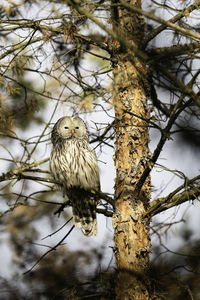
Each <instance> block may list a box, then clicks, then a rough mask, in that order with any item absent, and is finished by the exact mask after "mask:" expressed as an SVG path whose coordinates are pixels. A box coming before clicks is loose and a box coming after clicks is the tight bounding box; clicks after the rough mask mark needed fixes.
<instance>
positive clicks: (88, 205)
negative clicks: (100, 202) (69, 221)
mask: <svg viewBox="0 0 200 300" xmlns="http://www.w3.org/2000/svg"><path fill="white" fill-rule="evenodd" d="M71 200H72V212H73V219H74V224H75V226H76V227H79V228H81V230H82V232H83V234H84V235H86V236H92V235H97V220H96V206H97V201H96V199H95V197H92V196H91V195H90V194H89V193H88V192H87V191H85V190H79V191H77V189H76V193H73V196H72V197H71Z"/></svg>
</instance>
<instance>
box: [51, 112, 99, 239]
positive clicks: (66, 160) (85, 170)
mask: <svg viewBox="0 0 200 300" xmlns="http://www.w3.org/2000/svg"><path fill="white" fill-rule="evenodd" d="M51 140H52V143H53V149H52V152H51V157H50V170H51V173H52V175H53V177H54V178H55V180H57V181H59V182H60V183H61V185H62V189H63V192H64V195H67V196H68V198H69V199H70V201H71V203H72V212H73V218H74V223H75V225H76V226H77V227H81V229H82V231H83V233H84V234H85V235H87V236H91V235H96V233H97V224H96V205H97V202H96V199H95V197H92V196H91V195H90V194H89V193H88V191H91V190H99V189H100V181H99V168H98V162H97V157H96V154H95V151H94V150H93V149H92V147H91V146H90V144H89V138H88V131H87V127H86V125H85V123H84V122H83V120H82V119H80V118H79V117H63V118H61V119H59V120H58V121H57V123H56V124H55V125H54V128H53V131H52V136H51Z"/></svg>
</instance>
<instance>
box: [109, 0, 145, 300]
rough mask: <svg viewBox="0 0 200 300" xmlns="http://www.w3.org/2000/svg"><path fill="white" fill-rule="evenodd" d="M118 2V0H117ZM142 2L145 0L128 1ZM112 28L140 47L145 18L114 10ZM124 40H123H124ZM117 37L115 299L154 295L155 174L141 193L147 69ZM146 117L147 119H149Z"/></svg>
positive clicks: (115, 46)
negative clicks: (151, 209)
mask: <svg viewBox="0 0 200 300" xmlns="http://www.w3.org/2000/svg"><path fill="white" fill-rule="evenodd" d="M113 3H115V4H116V3H117V1H113ZM126 3H128V4H130V5H133V6H134V5H135V6H137V7H140V6H141V3H140V1H136V0H130V1H126ZM111 19H112V24H113V30H114V31H115V32H116V33H117V34H118V36H120V37H121V38H122V37H124V39H126V40H127V41H128V42H129V43H131V44H132V45H133V46H134V47H136V48H139V46H138V45H139V43H140V44H141V40H142V36H143V35H144V20H143V18H142V17H141V16H139V15H136V14H133V13H130V12H129V11H128V10H126V9H122V7H119V6H118V7H117V6H115V8H114V9H113V10H112V16H111ZM119 40H120V39H119ZM123 48H124V47H123V45H122V44H121V45H120V43H118V42H116V41H113V56H114V57H115V60H116V61H117V63H116V65H115V66H114V71H113V74H114V91H113V101H114V107H115V117H116V143H115V166H116V182H115V200H116V212H115V215H114V217H113V223H114V228H115V257H116V266H117V271H118V275H117V282H116V299H119V300H124V299H126V300H127V299H134V300H137V299H141V300H146V299H149V290H148V276H147V271H148V266H149V252H150V237H149V220H148V219H147V218H144V217H143V216H144V214H145V212H146V210H147V208H148V203H149V198H150V191H149V187H150V179H149V178H148V179H147V180H146V182H145V183H144V185H143V187H142V189H141V191H140V192H138V189H137V182H138V180H139V178H140V176H141V174H142V172H143V170H144V168H145V165H146V164H147V162H148V158H149V148H148V141H149V137H148V119H149V110H148V108H147V90H148V89H147V88H146V86H147V83H146V82H147V80H146V79H145V78H146V73H147V71H146V68H145V65H144V64H143V62H142V61H140V59H139V58H137V57H135V56H134V54H133V53H132V52H130V50H127V49H123ZM146 120H147V121H146Z"/></svg>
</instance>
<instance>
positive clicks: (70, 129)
mask: <svg viewBox="0 0 200 300" xmlns="http://www.w3.org/2000/svg"><path fill="white" fill-rule="evenodd" d="M55 135H56V136H57V138H59V137H60V138H62V139H73V138H75V139H88V131H87V127H86V125H85V123H84V122H83V120H82V119H81V118H79V117H63V118H60V119H59V120H58V121H57V122H56V124H55V125H54V128H53V132H52V140H53V139H54V137H55Z"/></svg>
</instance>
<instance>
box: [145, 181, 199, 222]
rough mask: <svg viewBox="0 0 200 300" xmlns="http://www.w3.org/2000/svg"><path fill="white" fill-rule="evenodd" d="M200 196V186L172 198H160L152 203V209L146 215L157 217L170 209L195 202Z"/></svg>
mask: <svg viewBox="0 0 200 300" xmlns="http://www.w3.org/2000/svg"><path fill="white" fill-rule="evenodd" d="M199 196H200V185H198V186H195V187H191V188H189V189H186V190H185V191H183V192H181V193H179V194H177V195H174V196H171V197H170V195H168V196H167V197H163V198H158V199H156V200H154V201H152V202H151V203H150V208H149V210H148V211H147V213H146V215H149V216H151V217H152V216H155V215H157V214H158V213H160V212H162V211H165V210H166V209H168V208H171V207H174V206H177V205H179V204H182V203H184V202H186V201H189V200H195V199H197V198H198V197H199Z"/></svg>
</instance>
